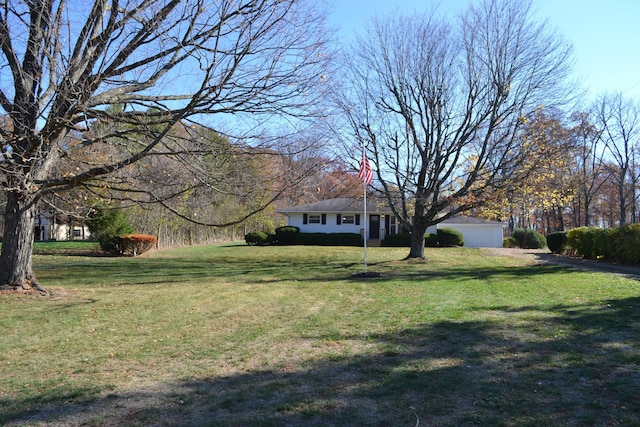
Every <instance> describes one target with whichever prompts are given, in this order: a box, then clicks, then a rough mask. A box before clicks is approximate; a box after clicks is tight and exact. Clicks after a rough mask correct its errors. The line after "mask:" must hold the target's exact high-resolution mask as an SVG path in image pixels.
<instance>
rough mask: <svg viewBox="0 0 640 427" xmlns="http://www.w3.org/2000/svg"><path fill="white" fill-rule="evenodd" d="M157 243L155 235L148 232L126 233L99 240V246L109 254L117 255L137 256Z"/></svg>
mask: <svg viewBox="0 0 640 427" xmlns="http://www.w3.org/2000/svg"><path fill="white" fill-rule="evenodd" d="M157 243H158V238H157V237H156V236H150V235H148V234H127V235H124V236H113V237H111V238H109V239H105V240H104V246H103V241H100V247H101V248H102V249H103V250H104V251H106V252H109V253H111V254H114V255H119V256H125V255H126V256H137V255H141V254H143V253H145V252H147V251H148V250H150V249H151V248H153V247H154V246H156V244H157Z"/></svg>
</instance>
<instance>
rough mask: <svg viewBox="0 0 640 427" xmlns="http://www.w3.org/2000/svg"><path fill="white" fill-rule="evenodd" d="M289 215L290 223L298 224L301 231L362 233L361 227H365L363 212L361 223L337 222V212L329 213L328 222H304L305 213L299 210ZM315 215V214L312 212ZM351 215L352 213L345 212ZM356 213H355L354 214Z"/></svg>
mask: <svg viewBox="0 0 640 427" xmlns="http://www.w3.org/2000/svg"><path fill="white" fill-rule="evenodd" d="M288 215H289V225H292V226H296V227H298V228H299V229H300V232H301V233H356V234H360V229H362V228H364V225H363V222H362V214H360V225H356V224H340V225H338V224H337V220H336V219H337V215H338V214H337V213H335V212H334V213H327V214H326V215H327V223H326V224H303V215H304V214H302V213H298V212H291V213H289V214H288ZM312 215H313V214H312ZM345 215H351V214H345ZM354 215H355V214H354Z"/></svg>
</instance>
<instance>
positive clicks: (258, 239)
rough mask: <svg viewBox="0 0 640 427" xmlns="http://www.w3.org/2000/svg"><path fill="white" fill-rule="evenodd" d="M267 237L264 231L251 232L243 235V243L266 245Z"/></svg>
mask: <svg viewBox="0 0 640 427" xmlns="http://www.w3.org/2000/svg"><path fill="white" fill-rule="evenodd" d="M269 240H270V239H269V235H268V234H267V233H265V232H264V231H252V232H250V233H247V234H245V236H244V241H245V242H247V245H260V246H263V245H266V244H268V243H269Z"/></svg>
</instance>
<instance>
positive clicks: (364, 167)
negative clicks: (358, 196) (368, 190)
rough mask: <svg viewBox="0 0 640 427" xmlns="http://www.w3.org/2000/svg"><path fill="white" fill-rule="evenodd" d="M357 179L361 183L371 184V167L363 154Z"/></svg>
mask: <svg viewBox="0 0 640 427" xmlns="http://www.w3.org/2000/svg"><path fill="white" fill-rule="evenodd" d="M358 179H359V180H360V181H362V182H366V183H367V184H371V181H373V171H372V170H371V165H370V164H369V159H367V156H365V155H364V154H363V155H362V160H361V161H360V172H359V173H358Z"/></svg>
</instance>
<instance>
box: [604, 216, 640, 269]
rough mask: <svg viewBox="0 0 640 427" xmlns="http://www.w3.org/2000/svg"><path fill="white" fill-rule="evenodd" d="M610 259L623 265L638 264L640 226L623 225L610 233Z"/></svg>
mask: <svg viewBox="0 0 640 427" xmlns="http://www.w3.org/2000/svg"><path fill="white" fill-rule="evenodd" d="M610 237H611V244H610V245H609V248H610V251H611V258H612V259H614V260H615V261H619V262H622V263H625V264H640V224H629V225H624V226H622V227H620V228H617V229H614V230H612V231H611V233H610Z"/></svg>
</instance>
